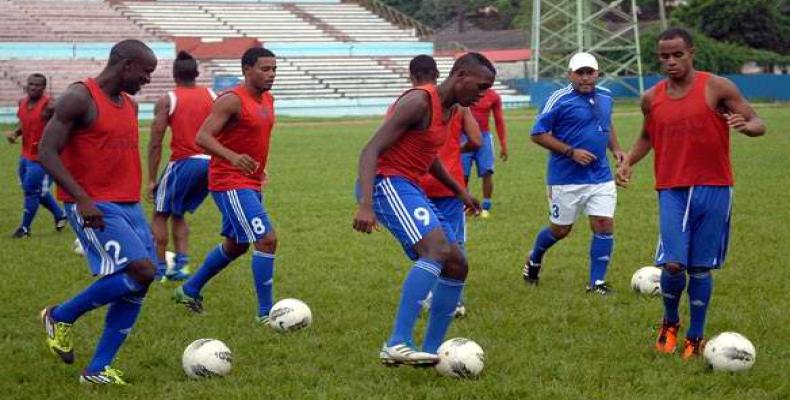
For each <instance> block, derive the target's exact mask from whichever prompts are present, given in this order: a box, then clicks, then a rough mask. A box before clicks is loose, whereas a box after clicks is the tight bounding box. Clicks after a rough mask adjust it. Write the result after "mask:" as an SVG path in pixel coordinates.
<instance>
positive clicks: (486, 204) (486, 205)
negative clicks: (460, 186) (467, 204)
mask: <svg viewBox="0 0 790 400" xmlns="http://www.w3.org/2000/svg"><path fill="white" fill-rule="evenodd" d="M492 205H493V203H492V202H491V199H483V202H482V203H481V204H480V206H481V207H483V210H490V209H491V206H492Z"/></svg>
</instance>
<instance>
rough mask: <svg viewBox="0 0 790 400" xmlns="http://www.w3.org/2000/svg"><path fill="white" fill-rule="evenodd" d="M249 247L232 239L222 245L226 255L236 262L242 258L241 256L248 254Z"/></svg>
mask: <svg viewBox="0 0 790 400" xmlns="http://www.w3.org/2000/svg"><path fill="white" fill-rule="evenodd" d="M249 247H250V245H249V244H247V243H236V242H235V241H233V240H230V239H227V240H225V242H223V243H222V250H223V251H224V252H225V254H226V255H227V256H228V257H230V258H232V259H234V260H235V259H236V258H238V257H240V256H241V255H243V254H244V253H246V252H247V249H249Z"/></svg>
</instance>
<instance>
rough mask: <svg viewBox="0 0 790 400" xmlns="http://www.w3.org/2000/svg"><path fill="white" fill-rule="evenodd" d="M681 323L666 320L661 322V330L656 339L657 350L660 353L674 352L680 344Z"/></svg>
mask: <svg viewBox="0 0 790 400" xmlns="http://www.w3.org/2000/svg"><path fill="white" fill-rule="evenodd" d="M678 329H680V324H679V323H675V324H672V323H669V322H667V321H666V320H664V322H662V323H661V331H660V332H659V333H658V339H656V350H657V351H658V352H659V353H674V352H675V347H676V346H677V344H678Z"/></svg>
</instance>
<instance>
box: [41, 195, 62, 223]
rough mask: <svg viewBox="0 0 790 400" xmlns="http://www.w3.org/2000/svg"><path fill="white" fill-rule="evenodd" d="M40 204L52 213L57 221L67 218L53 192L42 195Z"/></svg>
mask: <svg viewBox="0 0 790 400" xmlns="http://www.w3.org/2000/svg"><path fill="white" fill-rule="evenodd" d="M39 202H40V203H41V205H42V206H44V208H46V209H47V210H49V212H51V213H52V216H54V217H55V219H56V220H60V219H63V218H66V212H65V211H63V209H62V208H60V204H58V202H57V200H55V196H53V195H52V193H51V192H49V191H47V192H46V193H44V194H42V195H41V197H40V198H39Z"/></svg>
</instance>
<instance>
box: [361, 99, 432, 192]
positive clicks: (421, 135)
mask: <svg viewBox="0 0 790 400" xmlns="http://www.w3.org/2000/svg"><path fill="white" fill-rule="evenodd" d="M412 90H424V91H425V92H426V93H428V96H429V97H430V102H431V122H430V125H429V126H428V128H427V129H425V130H410V131H407V132H404V133H403V134H402V135H401V136H400V137H399V138H398V140H397V141H396V142H395V143H394V144H393V145H392V146H391V147H390V148H389V149H387V150H386V151H385V152H384V153H382V154H380V155H379V159H378V168H377V169H376V174H378V175H383V176H401V177H404V178H406V179H409V180H410V181H412V182H414V183H415V184H416V183H419V181H420V177H421V176H423V175H425V173H426V172H428V169H429V168H430V167H431V164H432V163H433V160H434V159H435V158H436V155H437V153H438V151H439V148H440V147H442V145H444V142H445V141H446V140H447V126H446V125H445V123H444V121H442V116H443V114H442V102H441V100H440V99H439V92H438V91H437V90H436V85H423V86H418V87H416V88H413V89H409V90H407V91H406V92H404V94H402V95H401V97H403V96H404V95H405V94H406V93H408V92H409V91H412Z"/></svg>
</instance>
